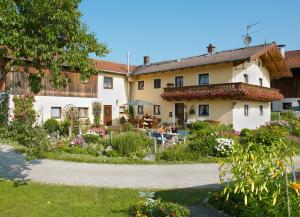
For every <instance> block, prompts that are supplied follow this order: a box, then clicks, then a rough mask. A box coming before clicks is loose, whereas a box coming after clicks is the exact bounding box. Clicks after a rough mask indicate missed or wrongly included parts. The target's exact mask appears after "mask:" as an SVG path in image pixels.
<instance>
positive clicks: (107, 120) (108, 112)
mask: <svg viewBox="0 0 300 217" xmlns="http://www.w3.org/2000/svg"><path fill="white" fill-rule="evenodd" d="M104 125H105V126H111V125H112V105H104Z"/></svg>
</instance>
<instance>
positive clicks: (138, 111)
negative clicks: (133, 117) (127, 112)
mask: <svg viewBox="0 0 300 217" xmlns="http://www.w3.org/2000/svg"><path fill="white" fill-rule="evenodd" d="M140 108H142V112H140ZM137 113H138V115H143V114H144V113H145V111H144V105H138V106H137Z"/></svg>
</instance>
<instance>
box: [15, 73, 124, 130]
mask: <svg viewBox="0 0 300 217" xmlns="http://www.w3.org/2000/svg"><path fill="white" fill-rule="evenodd" d="M104 76H108V77H113V89H104V88H103V77H104ZM127 88H128V87H127V77H126V75H119V74H112V73H105V74H104V73H101V74H99V75H98V98H85V97H58V96H35V103H34V108H35V110H36V112H37V114H38V116H39V118H38V123H42V122H45V121H46V120H48V119H50V118H51V107H61V111H62V113H63V109H64V107H65V106H67V105H73V106H75V107H83V108H88V114H89V119H90V121H91V123H93V121H94V117H93V113H92V104H93V102H96V101H97V102H101V103H102V114H101V123H103V110H104V109H103V106H104V105H112V119H113V123H112V124H113V125H118V124H119V117H120V113H119V107H120V106H122V105H124V104H126V103H127V92H128V89H127ZM12 98H13V96H10V111H11V115H12V114H13V109H14V104H13V101H12Z"/></svg>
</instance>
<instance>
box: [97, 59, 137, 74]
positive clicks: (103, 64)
mask: <svg viewBox="0 0 300 217" xmlns="http://www.w3.org/2000/svg"><path fill="white" fill-rule="evenodd" d="M94 60H95V59H94ZM95 63H96V69H98V70H101V71H105V72H111V73H117V74H127V72H128V68H127V65H125V64H120V63H115V62H110V61H104V60H95ZM135 68H136V67H135V66H130V70H129V71H130V72H132V71H133V70H134V69H135Z"/></svg>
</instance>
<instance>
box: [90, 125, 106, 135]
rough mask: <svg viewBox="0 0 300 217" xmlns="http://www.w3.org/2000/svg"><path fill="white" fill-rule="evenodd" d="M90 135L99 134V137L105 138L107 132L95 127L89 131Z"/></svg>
mask: <svg viewBox="0 0 300 217" xmlns="http://www.w3.org/2000/svg"><path fill="white" fill-rule="evenodd" d="M89 133H90V134H97V135H98V136H100V137H101V138H103V137H104V135H105V130H104V129H103V128H101V127H93V128H91V129H90V130H89Z"/></svg>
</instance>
